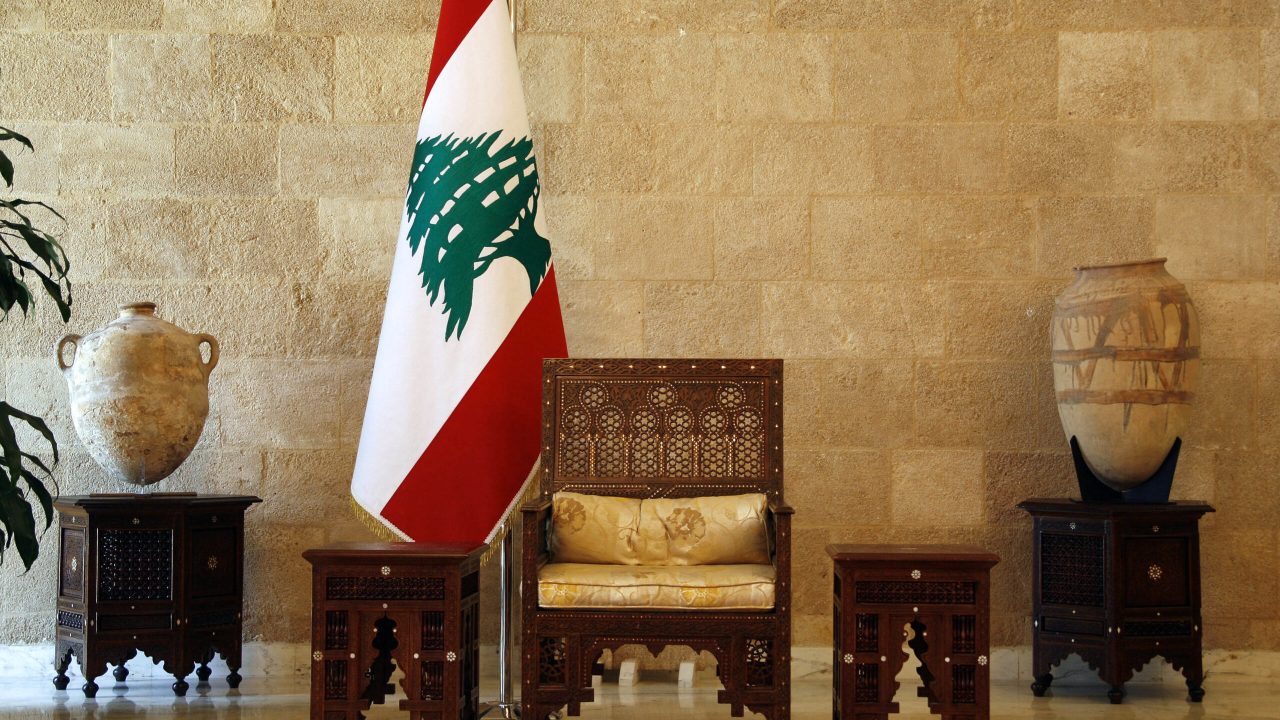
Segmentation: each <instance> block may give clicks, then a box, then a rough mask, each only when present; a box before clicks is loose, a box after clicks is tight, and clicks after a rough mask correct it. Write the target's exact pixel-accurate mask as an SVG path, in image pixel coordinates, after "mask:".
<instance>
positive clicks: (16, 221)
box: [0, 127, 71, 570]
mask: <svg viewBox="0 0 1280 720" xmlns="http://www.w3.org/2000/svg"><path fill="white" fill-rule="evenodd" d="M23 146H25V147H26V148H27V149H28V150H31V151H33V152H34V151H35V148H34V146H32V144H31V141H30V140H28V139H27V138H26V137H24V136H22V135H20V134H18V133H17V132H14V131H13V130H10V129H8V128H5V127H0V181H3V185H4V189H3V191H0V321H3V320H5V319H7V318H8V317H9V311H10V310H12V309H13V308H14V307H18V308H20V309H21V310H22V312H23V314H28V313H30V311H31V307H32V305H33V304H34V303H35V301H36V298H37V296H39V295H40V294H41V291H43V293H44V294H46V295H48V296H49V297H50V298H51V299H52V300H53V302H54V304H56V305H57V306H58V313H59V314H60V315H61V316H62V321H63V322H64V323H65V322H66V321H67V320H69V319H70V318H71V284H70V282H69V281H68V280H67V269H68V266H69V263H68V261H67V256H66V253H65V252H63V250H62V245H61V244H59V243H58V240H57V238H56V237H55V236H54V235H53V234H51V233H50V232H49V231H47V230H45V229H43V228H42V227H41V225H42V224H43V223H45V222H48V221H50V220H51V219H52V218H57V220H59V221H61V220H62V219H63V218H62V215H61V214H59V213H58V211H57V210H54V209H53V208H52V207H49V206H48V205H46V204H45V203H43V202H39V201H36V200H24V199H22V198H19V197H9V195H10V194H11V192H12V190H13V161H12V160H11V159H10V156H9V154H8V153H7V152H6V150H13V149H15V148H18V149H20V148H21V147H23ZM32 280H39V281H40V287H41V291H35V292H33V291H32V289H31V286H30V285H29V284H28V283H29V282H30V281H32ZM22 424H25V425H27V426H28V427H30V428H31V429H32V430H34V431H35V432H37V433H39V434H40V436H42V437H43V438H44V440H45V442H47V443H48V444H49V449H50V450H51V451H52V452H51V456H52V464H56V463H57V462H58V443H57V441H56V440H55V439H54V437H53V433H52V432H50V431H49V426H48V425H46V424H45V422H44V420H42V419H41V418H39V417H36V416H35V415H32V414H30V413H26V412H23V411H21V410H19V409H18V408H15V407H13V406H12V405H10V404H9V403H8V402H5V401H3V400H0V562H2V561H3V560H4V552H5V551H6V550H7V549H9V548H10V547H14V548H16V549H17V550H18V557H19V558H21V559H22V564H23V565H24V566H25V567H26V569H28V570H30V569H31V565H32V563H34V562H35V561H36V557H37V556H38V555H39V554H40V541H39V537H38V533H37V530H36V517H35V508H34V507H33V504H32V502H33V500H34V502H35V504H37V505H39V506H40V509H41V511H42V512H43V514H44V527H45V529H48V527H49V525H50V524H51V523H52V522H53V493H51V492H50V491H49V488H48V487H46V486H45V483H46V482H48V483H49V484H53V475H52V473H51V471H50V464H47V463H46V462H45V461H44V460H43V459H41V457H40V456H39V455H38V454H36V453H35V452H30V451H29V450H27V449H24V448H23V447H22V445H21V444H20V442H19V437H18V431H17V427H16V426H20V425H22Z"/></svg>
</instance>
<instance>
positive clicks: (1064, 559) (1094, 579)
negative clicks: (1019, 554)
mask: <svg viewBox="0 0 1280 720" xmlns="http://www.w3.org/2000/svg"><path fill="white" fill-rule="evenodd" d="M1104 560H1105V558H1103V554H1102V536H1101V535H1072V534H1064V533H1050V532H1045V533H1041V534H1040V597H1041V599H1042V601H1043V602H1045V603H1047V604H1050V605H1080V606H1084V607H1102V595H1103V592H1102V591H1103V585H1102V573H1103V568H1104V567H1105V562H1104Z"/></svg>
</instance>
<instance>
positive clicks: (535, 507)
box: [520, 500, 551, 514]
mask: <svg viewBox="0 0 1280 720" xmlns="http://www.w3.org/2000/svg"><path fill="white" fill-rule="evenodd" d="M550 508H551V501H550V500H534V501H532V502H527V503H525V504H524V505H521V506H520V512H522V513H525V514H528V513H540V512H542V511H544V510H548V509H550Z"/></svg>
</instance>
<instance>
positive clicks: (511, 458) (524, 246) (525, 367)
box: [351, 0, 567, 542]
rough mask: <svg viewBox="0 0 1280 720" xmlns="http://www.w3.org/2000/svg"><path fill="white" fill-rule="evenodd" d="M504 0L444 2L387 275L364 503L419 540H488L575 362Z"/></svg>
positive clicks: (526, 470) (356, 481) (366, 442)
mask: <svg viewBox="0 0 1280 720" xmlns="http://www.w3.org/2000/svg"><path fill="white" fill-rule="evenodd" d="M508 22H509V20H508V15H507V10H506V5H505V2H504V0H492V1H490V0H444V3H443V6H442V7H441V9H440V24H439V28H438V29H437V31H436V45H435V50H434V51H433V52H432V55H431V69H430V72H429V73H428V74H427V93H426V99H425V101H424V102H423V106H422V120H421V121H420V122H419V123H418V141H417V146H416V149H415V150H414V154H413V166H412V168H411V169H410V172H409V189H408V192H407V193H406V196H405V208H404V215H403V217H402V219H401V223H400V235H399V238H398V239H397V242H396V253H395V260H394V262H393V264H392V267H391V284H390V288H389V289H388V291H387V306H386V310H385V312H384V313H383V316H382V335H381V337H380V338H379V340H378V355H377V359H376V360H375V361H374V365H373V381H372V383H371V384H370V386H369V403H368V406H367V407H366V409H365V415H364V428H363V430H362V432H361V434H360V449H359V452H358V454H357V456H356V465H355V472H354V475H353V477H352V479H351V494H352V495H353V496H354V497H355V500H356V502H357V503H358V504H359V505H360V506H361V507H362V508H364V509H365V510H366V511H368V512H369V513H370V514H371V515H373V516H374V517H377V518H379V519H380V520H381V521H382V522H383V523H385V524H386V525H387V526H388V527H389V528H391V529H392V530H394V531H395V532H396V533H398V534H399V535H400V536H402V537H404V538H406V539H409V540H416V541H438V542H481V541H484V542H488V541H490V540H492V539H493V536H494V535H495V534H496V531H497V528H498V526H499V525H500V524H501V523H502V521H503V519H504V518H505V517H506V515H507V513H508V512H509V511H510V509H511V507H512V505H513V504H514V503H515V501H516V498H517V497H518V496H519V494H520V492H521V489H522V486H523V485H524V483H525V482H526V481H527V480H528V479H529V478H531V477H532V471H533V469H534V467H535V465H536V463H537V461H538V446H539V440H540V437H541V434H540V432H539V425H540V420H539V418H540V406H541V391H540V389H539V384H540V381H541V376H542V359H543V358H548V357H564V356H565V355H566V354H567V353H566V349H565V339H564V323H563V321H562V320H561V318H560V301H559V298H558V297H557V296H556V282H555V273H554V270H553V268H552V266H551V245H550V243H549V242H548V241H547V230H546V220H545V219H544V218H543V215H542V212H541V205H540V204H539V192H540V190H539V186H538V170H537V163H536V161H535V160H534V156H533V143H532V142H531V141H530V134H529V119H528V115H527V114H526V112H525V105H524V92H523V89H522V87H521V84H520V73H519V70H518V68H517V66H516V52H515V42H514V40H513V38H512V35H511V31H510V29H509V25H508Z"/></svg>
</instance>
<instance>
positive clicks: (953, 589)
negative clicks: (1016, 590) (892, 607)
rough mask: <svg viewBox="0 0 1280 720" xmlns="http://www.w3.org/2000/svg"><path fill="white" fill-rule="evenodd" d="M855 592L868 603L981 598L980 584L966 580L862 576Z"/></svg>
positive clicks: (956, 601)
mask: <svg viewBox="0 0 1280 720" xmlns="http://www.w3.org/2000/svg"><path fill="white" fill-rule="evenodd" d="M854 593H855V595H856V597H857V601H858V602H859V603H865V604H868V605H877V604H901V603H918V604H921V605H925V604H944V605H971V604H973V603H974V601H975V600H976V599H977V595H978V585H977V583H972V582H962V581H955V582H948V581H937V582H929V581H926V582H913V581H909V580H862V581H859V582H856V583H854Z"/></svg>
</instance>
